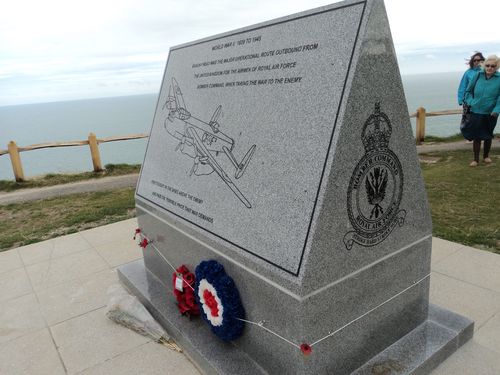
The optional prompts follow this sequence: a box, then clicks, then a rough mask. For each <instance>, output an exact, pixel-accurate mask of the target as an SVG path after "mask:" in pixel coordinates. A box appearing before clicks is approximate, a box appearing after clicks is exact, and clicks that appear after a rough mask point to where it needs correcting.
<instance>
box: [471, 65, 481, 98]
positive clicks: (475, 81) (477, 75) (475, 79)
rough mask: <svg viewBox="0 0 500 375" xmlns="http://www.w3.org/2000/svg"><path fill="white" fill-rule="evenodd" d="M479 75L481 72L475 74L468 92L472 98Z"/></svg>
mask: <svg viewBox="0 0 500 375" xmlns="http://www.w3.org/2000/svg"><path fill="white" fill-rule="evenodd" d="M480 74H481V71H479V72H477V74H476V76H475V77H474V84H473V85H472V88H471V90H470V94H471V95H472V97H474V89H475V88H476V83H477V81H478V80H479V75H480Z"/></svg>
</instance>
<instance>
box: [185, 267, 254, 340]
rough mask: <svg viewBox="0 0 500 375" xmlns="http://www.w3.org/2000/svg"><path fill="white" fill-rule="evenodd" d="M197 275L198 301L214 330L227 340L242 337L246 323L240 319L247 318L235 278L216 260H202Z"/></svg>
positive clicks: (205, 318)
mask: <svg viewBox="0 0 500 375" xmlns="http://www.w3.org/2000/svg"><path fill="white" fill-rule="evenodd" d="M195 274H196V286H195V296H196V301H197V302H198V304H199V305H200V306H201V315H202V317H203V319H204V320H205V321H206V322H207V323H208V325H209V326H210V328H211V329H212V332H213V333H214V334H215V335H217V337H219V338H220V339H221V340H224V341H231V340H234V339H236V338H238V337H240V336H241V334H242V333H243V327H244V322H243V321H241V320H239V319H238V318H241V319H244V318H245V310H244V309H243V305H242V304H241V299H240V294H239V292H238V289H237V288H236V285H235V284H234V281H233V279H232V278H231V277H229V276H228V275H227V274H226V271H225V270H224V267H223V266H222V264H220V263H218V262H216V261H215V260H208V261H203V262H201V263H200V264H199V265H198V266H197V267H196V270H195Z"/></svg>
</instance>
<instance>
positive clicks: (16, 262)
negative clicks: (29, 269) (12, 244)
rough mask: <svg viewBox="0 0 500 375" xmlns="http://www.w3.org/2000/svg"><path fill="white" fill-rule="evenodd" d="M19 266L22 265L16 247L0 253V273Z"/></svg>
mask: <svg viewBox="0 0 500 375" xmlns="http://www.w3.org/2000/svg"><path fill="white" fill-rule="evenodd" d="M21 267H23V262H22V261H21V257H20V256H19V252H18V251H17V249H14V250H11V251H4V252H1V253H0V275H1V274H2V273H4V272H7V271H12V270H15V269H17V268H21Z"/></svg>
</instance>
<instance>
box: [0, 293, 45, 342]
mask: <svg viewBox="0 0 500 375" xmlns="http://www.w3.org/2000/svg"><path fill="white" fill-rule="evenodd" d="M44 327H45V320H44V319H43V317H42V314H41V313H40V309H39V306H38V301H37V299H36V296H35V294H28V295H25V296H22V297H18V298H15V299H11V300H9V303H2V308H1V309H0V344H2V343H5V342H8V341H11V340H13V339H16V338H18V337H21V336H24V335H26V334H27V333H30V332H34V331H38V330H40V329H42V328H44ZM2 347H3V345H2Z"/></svg>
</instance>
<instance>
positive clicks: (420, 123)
mask: <svg viewBox="0 0 500 375" xmlns="http://www.w3.org/2000/svg"><path fill="white" fill-rule="evenodd" d="M461 114H462V110H461V109H446V110H444V111H435V112H426V111H425V108H424V107H420V108H419V109H417V112H415V113H412V114H410V117H416V119H417V123H416V127H415V140H416V141H417V145H419V144H422V142H423V141H424V138H425V119H426V117H433V116H448V115H461ZM457 127H458V124H457Z"/></svg>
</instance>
